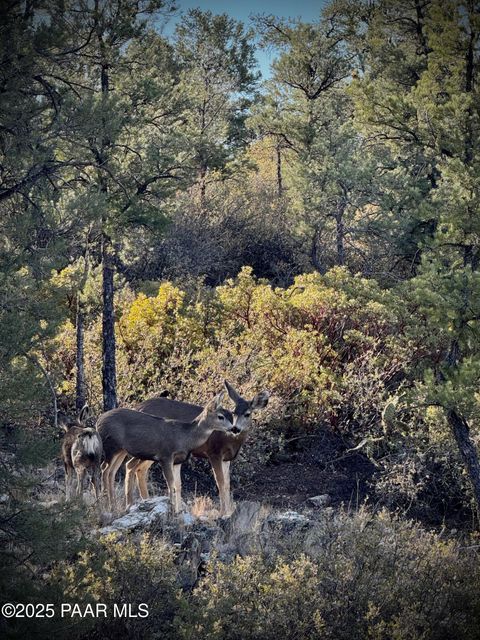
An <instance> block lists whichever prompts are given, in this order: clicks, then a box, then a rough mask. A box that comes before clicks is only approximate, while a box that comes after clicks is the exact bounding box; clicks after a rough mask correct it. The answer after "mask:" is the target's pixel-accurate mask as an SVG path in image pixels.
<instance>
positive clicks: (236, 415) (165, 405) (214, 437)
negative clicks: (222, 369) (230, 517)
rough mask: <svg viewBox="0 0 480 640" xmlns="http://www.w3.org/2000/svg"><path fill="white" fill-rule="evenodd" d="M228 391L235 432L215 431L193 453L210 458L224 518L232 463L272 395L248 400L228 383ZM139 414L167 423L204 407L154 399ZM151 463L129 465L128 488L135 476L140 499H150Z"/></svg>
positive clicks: (228, 503) (228, 506) (228, 505)
mask: <svg viewBox="0 0 480 640" xmlns="http://www.w3.org/2000/svg"><path fill="white" fill-rule="evenodd" d="M225 388H226V390H227V392H228V395H229V396H230V399H231V400H232V401H233V402H234V403H235V409H234V411H233V419H234V421H233V428H232V430H231V431H230V432H228V433H225V432H223V433H222V432H219V431H215V432H214V433H212V434H211V436H210V437H209V438H208V440H207V441H206V442H204V443H203V444H201V445H200V446H198V447H196V448H195V449H193V450H192V455H193V456H196V457H198V458H208V460H209V462H210V464H211V465H212V469H213V473H214V476H215V482H216V484H217V487H218V492H219V496H220V511H221V513H222V515H225V514H228V513H231V511H232V502H231V495H230V463H231V462H232V461H233V460H235V458H236V457H237V455H238V452H239V451H240V449H241V447H242V445H243V443H244V442H245V440H246V439H247V437H248V434H249V431H250V427H251V424H252V414H253V413H254V412H255V411H258V410H259V409H262V408H264V407H266V406H267V404H268V398H269V393H268V391H261V392H260V393H258V394H257V395H256V396H255V397H254V398H253V399H252V400H245V399H244V398H242V396H241V395H240V394H239V393H237V391H235V389H234V388H233V387H232V385H231V384H229V383H228V382H227V381H226V380H225ZM137 408H138V409H139V410H140V411H143V412H145V413H148V414H150V415H154V416H159V417H162V418H167V419H176V420H191V419H193V418H194V417H195V416H196V415H198V413H199V412H200V411H202V407H200V406H198V405H194V404H189V403H187V402H178V401H175V400H170V399H168V398H152V399H150V400H146V401H145V402H142V403H141V404H140V405H139V406H138V407H137ZM151 465H152V462H150V461H148V460H140V459H138V458H133V459H131V460H129V461H128V462H127V474H126V480H125V484H126V485H128V486H129V487H130V486H131V485H132V476H136V479H137V485H138V489H139V492H140V496H141V497H142V498H143V499H147V498H148V488H147V476H148V470H149V468H150V467H151ZM176 483H177V491H178V492H179V493H180V490H181V489H180V487H181V477H180V467H179V468H178V469H177V473H176Z"/></svg>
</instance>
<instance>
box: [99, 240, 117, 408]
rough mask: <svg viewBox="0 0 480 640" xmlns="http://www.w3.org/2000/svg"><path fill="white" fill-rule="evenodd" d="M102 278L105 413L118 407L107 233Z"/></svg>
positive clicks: (110, 261) (113, 317) (113, 316)
mask: <svg viewBox="0 0 480 640" xmlns="http://www.w3.org/2000/svg"><path fill="white" fill-rule="evenodd" d="M102 276H103V277H102V298H103V316H102V338H103V352H102V354H103V365H102V386H103V409H104V411H109V410H110V409H115V407H116V406H117V375H116V366H115V315H114V307H113V264H112V242H111V240H110V238H109V237H108V236H107V235H106V234H105V233H103V234H102Z"/></svg>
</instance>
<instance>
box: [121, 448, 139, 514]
mask: <svg viewBox="0 0 480 640" xmlns="http://www.w3.org/2000/svg"><path fill="white" fill-rule="evenodd" d="M141 464H142V460H139V459H138V458H130V460H128V461H127V464H126V465H125V506H126V508H127V509H128V507H130V506H131V505H132V504H133V502H134V500H133V491H134V489H135V486H134V478H135V476H136V472H137V469H138V467H139V466H140V465H141Z"/></svg>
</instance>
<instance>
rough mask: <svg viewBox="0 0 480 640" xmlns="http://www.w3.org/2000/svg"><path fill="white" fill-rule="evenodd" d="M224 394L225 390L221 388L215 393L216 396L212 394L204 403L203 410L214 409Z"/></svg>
mask: <svg viewBox="0 0 480 640" xmlns="http://www.w3.org/2000/svg"><path fill="white" fill-rule="evenodd" d="M224 394H225V391H223V390H222V391H220V393H217V395H216V396H214V397H213V398H212V399H211V400H209V401H208V402H207V404H206V405H205V408H204V411H206V412H207V413H209V412H211V411H216V410H217V409H218V407H219V406H220V405H221V403H222V399H223V396H224Z"/></svg>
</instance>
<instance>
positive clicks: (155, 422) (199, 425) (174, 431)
mask: <svg viewBox="0 0 480 640" xmlns="http://www.w3.org/2000/svg"><path fill="white" fill-rule="evenodd" d="M223 393H224V392H223V391H222V392H220V393H219V394H218V395H217V396H215V398H213V400H211V401H210V402H208V404H207V405H206V406H205V409H203V411H201V412H196V413H195V416H194V417H193V418H191V419H190V418H188V419H183V420H178V419H177V420H165V419H164V418H160V417H156V416H153V415H149V414H146V413H144V412H140V411H134V410H133V409H113V410H112V411H107V413H104V414H103V415H102V416H100V418H99V420H98V423H97V429H98V432H99V433H100V435H101V438H102V441H103V447H104V451H105V462H104V465H103V473H102V479H103V486H104V488H105V489H106V491H107V495H108V501H109V504H110V507H111V506H112V505H113V504H114V483H115V475H116V473H117V471H118V469H119V467H120V465H121V464H122V462H123V460H124V459H125V457H126V456H127V455H130V456H133V457H134V458H135V459H138V460H141V461H148V462H149V463H150V464H153V462H160V465H161V467H162V472H163V475H164V478H165V480H166V482H167V485H168V492H169V496H170V501H171V504H172V510H173V512H174V513H178V511H179V510H180V505H181V487H180V486H179V484H178V482H177V481H176V477H177V476H178V473H179V470H180V465H181V463H182V462H185V460H187V458H188V457H189V455H190V452H191V451H192V450H193V449H196V448H198V447H200V446H202V445H203V444H204V442H205V441H206V440H207V439H208V437H209V436H210V435H211V433H212V432H214V431H222V432H223V431H228V430H230V429H231V428H232V422H231V414H230V412H229V411H226V410H225V409H223V408H222V407H221V406H220V403H221V399H222V396H223ZM132 490H133V485H132V483H131V482H129V483H128V484H127V482H126V483H125V495H126V503H127V507H128V506H129V505H130V504H131V503H132Z"/></svg>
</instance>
